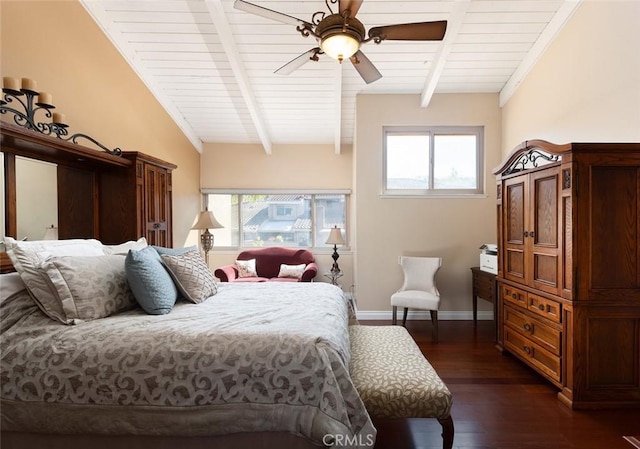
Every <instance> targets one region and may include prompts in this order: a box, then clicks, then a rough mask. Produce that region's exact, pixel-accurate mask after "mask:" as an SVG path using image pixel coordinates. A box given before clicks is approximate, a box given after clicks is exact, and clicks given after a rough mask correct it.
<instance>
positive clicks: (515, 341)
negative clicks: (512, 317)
mask: <svg viewBox="0 0 640 449" xmlns="http://www.w3.org/2000/svg"><path fill="white" fill-rule="evenodd" d="M504 346H505V348H507V349H508V350H510V351H512V352H513V353H514V354H515V355H517V356H518V357H519V358H521V359H522V360H524V361H525V362H527V363H529V364H530V365H532V366H533V367H534V368H536V369H537V370H538V371H540V372H542V373H544V374H546V375H547V376H548V377H549V378H550V379H552V380H554V381H556V382H560V376H561V371H560V366H561V364H560V357H559V356H557V355H554V354H552V353H551V352H549V351H547V350H546V349H543V348H542V347H541V346H539V345H537V344H535V343H533V342H532V341H531V340H529V339H527V338H526V337H524V336H523V335H521V334H520V333H518V332H516V331H514V330H513V329H511V327H510V326H504Z"/></svg>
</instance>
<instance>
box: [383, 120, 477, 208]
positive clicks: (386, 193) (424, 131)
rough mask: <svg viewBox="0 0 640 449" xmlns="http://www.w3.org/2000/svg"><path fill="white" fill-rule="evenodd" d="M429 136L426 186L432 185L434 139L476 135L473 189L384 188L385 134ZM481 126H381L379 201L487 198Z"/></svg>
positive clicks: (385, 169)
mask: <svg viewBox="0 0 640 449" xmlns="http://www.w3.org/2000/svg"><path fill="white" fill-rule="evenodd" d="M389 134H402V135H411V134H413V135H428V136H429V141H430V145H429V146H430V151H429V166H430V167H429V168H430V170H431V173H429V175H430V176H429V183H430V184H431V185H433V158H434V151H433V150H434V144H433V141H434V136H436V135H438V134H453V135H475V136H476V142H477V144H478V145H477V147H476V179H477V186H478V187H477V188H476V189H434V188H428V189H426V190H422V189H419V190H413V189H387V135H389ZM484 143H485V142H484V126H384V127H383V128H382V185H381V189H380V197H381V198H487V197H488V195H487V194H486V191H485V179H484V172H485V167H484V166H485V161H484Z"/></svg>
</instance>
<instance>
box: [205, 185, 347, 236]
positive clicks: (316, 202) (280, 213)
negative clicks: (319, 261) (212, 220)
mask: <svg viewBox="0 0 640 449" xmlns="http://www.w3.org/2000/svg"><path fill="white" fill-rule="evenodd" d="M349 193H350V192H349V191H348V190H331V191H290V190H277V191H276V190H251V191H248V190H247V191H239V190H222V189H220V190H219V189H205V190H203V201H204V206H205V207H206V208H207V209H208V210H210V211H212V212H213V214H214V215H215V217H216V219H217V220H218V221H219V222H220V223H221V224H222V225H223V226H224V228H222V229H212V230H210V231H211V232H212V233H213V234H214V236H215V240H214V243H215V246H216V247H232V248H254V247H265V246H285V247H295V248H323V247H329V246H331V245H327V244H325V242H326V240H327V238H328V236H329V232H330V231H331V228H333V227H334V226H337V227H339V228H341V229H344V230H345V232H347V228H346V222H347V218H346V217H347V210H348V203H349ZM347 241H348V238H347Z"/></svg>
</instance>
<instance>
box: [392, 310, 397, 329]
mask: <svg viewBox="0 0 640 449" xmlns="http://www.w3.org/2000/svg"><path fill="white" fill-rule="evenodd" d="M392 313H393V315H391V324H393V325H394V326H395V325H396V324H398V317H397V315H398V306H393V312H392Z"/></svg>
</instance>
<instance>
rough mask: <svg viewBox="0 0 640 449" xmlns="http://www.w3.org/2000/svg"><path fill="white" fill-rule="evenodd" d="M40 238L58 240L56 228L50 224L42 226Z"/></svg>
mask: <svg viewBox="0 0 640 449" xmlns="http://www.w3.org/2000/svg"><path fill="white" fill-rule="evenodd" d="M42 240H58V228H56V227H55V226H53V225H51V227H50V228H49V227H47V228H44V236H43V237H42Z"/></svg>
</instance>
